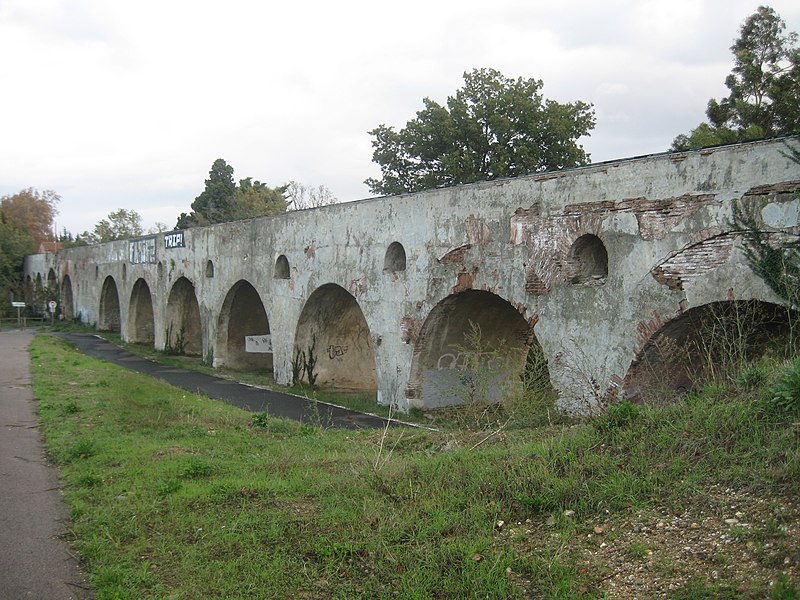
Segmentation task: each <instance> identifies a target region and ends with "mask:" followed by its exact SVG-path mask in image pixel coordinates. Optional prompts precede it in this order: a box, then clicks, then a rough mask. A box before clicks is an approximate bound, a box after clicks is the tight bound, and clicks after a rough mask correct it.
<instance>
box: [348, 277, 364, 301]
mask: <svg viewBox="0 0 800 600" xmlns="http://www.w3.org/2000/svg"><path fill="white" fill-rule="evenodd" d="M349 287H350V293H351V294H353V296H355V297H356V298H358V297H360V296H363V295H364V292H366V291H367V276H366V275H362V276H361V277H359V278H358V279H353V280H352V281H350V286H349Z"/></svg>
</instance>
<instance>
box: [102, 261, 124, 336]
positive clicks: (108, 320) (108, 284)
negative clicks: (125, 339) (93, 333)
mask: <svg viewBox="0 0 800 600" xmlns="http://www.w3.org/2000/svg"><path fill="white" fill-rule="evenodd" d="M98 315H99V316H98V319H97V329H99V330H100V331H113V332H115V333H119V330H120V310H119V292H118V291H117V282H116V281H114V278H113V277H112V276H111V275H109V276H108V277H106V278H105V280H104V281H103V288H102V290H101V292H100V311H99V312H98Z"/></svg>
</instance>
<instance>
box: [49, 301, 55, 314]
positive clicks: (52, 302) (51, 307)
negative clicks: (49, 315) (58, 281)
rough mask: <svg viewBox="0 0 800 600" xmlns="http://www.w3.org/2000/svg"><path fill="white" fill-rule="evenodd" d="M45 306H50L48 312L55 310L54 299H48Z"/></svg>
mask: <svg viewBox="0 0 800 600" xmlns="http://www.w3.org/2000/svg"><path fill="white" fill-rule="evenodd" d="M47 306H49V307H50V312H55V310H56V301H55V300H50V302H48V303H47Z"/></svg>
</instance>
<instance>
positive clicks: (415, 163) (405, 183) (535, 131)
mask: <svg viewBox="0 0 800 600" xmlns="http://www.w3.org/2000/svg"><path fill="white" fill-rule="evenodd" d="M542 85H543V84H542V81H541V80H537V79H523V78H522V77H520V78H518V79H510V78H507V77H505V76H504V75H503V74H502V73H500V72H499V71H497V70H495V69H474V70H472V71H470V72H467V73H464V86H463V87H462V88H461V89H459V90H457V91H456V93H455V95H453V96H450V97H448V98H447V102H446V105H445V106H442V105H440V104H439V103H437V102H436V101H434V100H431V99H430V98H424V99H423V101H422V102H423V105H424V108H423V109H422V110H420V111H418V112H417V116H416V118H414V119H412V120H410V121H408V122H407V123H406V126H405V127H404V128H402V129H400V130H395V129H394V128H393V127H391V126H387V125H379V126H378V127H376V128H375V129H373V130H372V131H370V132H369V133H370V135H371V136H373V137H374V139H373V141H372V146H373V148H374V151H373V154H372V159H373V161H374V162H376V163H377V164H378V165H380V167H381V175H382V176H381V179H374V178H370V179H367V180H366V181H365V183H366V184H367V185H368V186H369V188H370V190H371V191H372V192H373V193H376V194H397V193H403V192H415V191H419V190H424V189H429V188H434V187H440V186H446V185H455V184H460V183H470V182H474V181H480V180H489V179H496V178H498V177H513V176H516V175H525V174H529V173H535V172H539V171H545V170H549V169H558V168H563V167H574V166H578V165H583V164H586V163H588V162H589V155H588V154H587V153H586V152H585V151H584V149H583V147H581V146H580V145H579V144H578V143H577V140H578V138H580V137H581V136H585V135H588V134H589V132H590V131H591V130H592V129H593V128H594V125H595V117H594V109H593V107H592V105H591V104H588V103H586V102H582V101H577V102H571V103H567V104H562V103H559V102H556V101H554V100H547V99H545V98H543V96H542V94H541V88H542Z"/></svg>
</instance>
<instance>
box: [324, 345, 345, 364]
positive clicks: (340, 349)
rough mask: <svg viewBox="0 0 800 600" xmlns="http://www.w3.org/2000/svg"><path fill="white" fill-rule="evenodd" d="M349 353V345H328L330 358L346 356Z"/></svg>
mask: <svg viewBox="0 0 800 600" xmlns="http://www.w3.org/2000/svg"><path fill="white" fill-rule="evenodd" d="M345 354H347V346H334V345H333V344H331V345H330V346H328V358H330V359H331V360H333V359H334V358H336V357H337V356H344V355H345Z"/></svg>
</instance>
